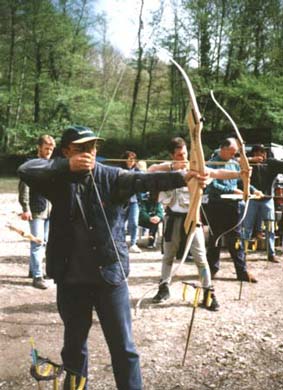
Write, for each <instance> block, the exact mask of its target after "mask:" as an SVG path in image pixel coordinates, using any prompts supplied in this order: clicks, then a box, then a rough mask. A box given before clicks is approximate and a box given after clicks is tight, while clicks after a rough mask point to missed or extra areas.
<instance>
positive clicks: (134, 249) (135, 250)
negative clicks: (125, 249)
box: [129, 244, 141, 253]
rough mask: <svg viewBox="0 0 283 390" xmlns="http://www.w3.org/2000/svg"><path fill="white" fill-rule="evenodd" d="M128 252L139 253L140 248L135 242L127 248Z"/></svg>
mask: <svg viewBox="0 0 283 390" xmlns="http://www.w3.org/2000/svg"><path fill="white" fill-rule="evenodd" d="M129 252H130V253H141V249H140V248H139V247H138V246H137V245H136V244H135V245H132V246H130V248H129Z"/></svg>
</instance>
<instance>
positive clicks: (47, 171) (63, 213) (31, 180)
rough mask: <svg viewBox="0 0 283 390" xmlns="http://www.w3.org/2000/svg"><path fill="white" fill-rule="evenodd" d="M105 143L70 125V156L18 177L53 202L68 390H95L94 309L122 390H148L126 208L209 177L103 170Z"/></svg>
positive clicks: (52, 245)
mask: <svg viewBox="0 0 283 390" xmlns="http://www.w3.org/2000/svg"><path fill="white" fill-rule="evenodd" d="M99 141H101V138H99V137H97V136H96V135H95V134H94V133H93V131H92V130H91V129H89V128H88V127H84V126H77V125H76V126H70V127H68V128H67V129H65V131H64V132H63V135H62V138H61V151H62V156H63V157H58V158H55V159H52V160H47V159H35V160H30V161H28V162H26V163H25V164H23V165H21V166H20V167H19V169H18V174H19V176H20V178H21V180H23V181H25V182H26V183H27V184H28V185H29V186H30V188H32V189H33V190H34V191H36V192H38V193H40V194H41V195H42V196H44V197H46V198H48V199H49V200H50V201H51V202H52V214H51V218H50V234H49V240H48V243H47V252H46V265H47V268H46V270H47V274H48V276H49V277H51V278H53V279H54V281H55V283H56V284H57V306H58V311H59V314H60V316H61V318H62V320H63V323H64V346H63V349H62V359H63V363H64V368H65V370H66V372H67V375H66V378H65V381H64V390H70V383H72V385H73V387H75V386H76V388H78V386H79V383H80V384H81V385H80V389H82V390H87V388H88V380H87V377H88V334H89V331H90V329H91V326H92V321H93V309H94V308H95V310H96V312H97V315H98V318H99V321H100V324H101V327H102V330H103V333H104V336H105V339H106V342H107V345H108V348H109V351H110V354H111V363H112V368H113V373H114V377H115V381H116V386H117V389H119V390H141V389H142V379H141V372H140V363H139V355H138V353H137V351H136V348H135V345H134V341H133V335H132V319H131V309H130V300H129V292H128V284H127V278H128V275H129V253H128V247H127V244H126V237H125V223H124V220H125V208H124V204H125V202H126V201H127V200H128V199H129V198H130V197H131V196H132V195H133V194H134V193H138V192H148V191H155V192H156V191H161V190H169V189H172V188H176V187H183V186H184V185H186V184H187V182H188V181H189V180H190V179H191V178H192V177H194V178H195V179H196V180H197V181H198V183H199V185H200V187H202V188H204V187H205V185H206V183H207V180H208V178H209V175H208V174H207V173H203V174H199V173H198V172H192V171H186V172H168V173H159V172H158V173H151V174H148V173H141V172H137V171H135V172H130V171H129V170H123V169H121V168H118V167H110V166H106V165H102V164H100V163H98V162H96V143H97V142H99ZM92 388H93V387H92Z"/></svg>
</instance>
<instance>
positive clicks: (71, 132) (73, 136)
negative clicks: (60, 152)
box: [61, 125, 104, 148]
mask: <svg viewBox="0 0 283 390" xmlns="http://www.w3.org/2000/svg"><path fill="white" fill-rule="evenodd" d="M103 140H104V139H103V138H100V137H98V136H96V135H95V133H94V132H93V131H92V130H91V129H90V128H89V127H85V126H77V125H74V126H69V127H67V128H66V129H65V130H64V132H63V135H62V138H61V148H66V147H68V146H69V145H70V144H71V143H73V144H82V143H84V142H89V141H103Z"/></svg>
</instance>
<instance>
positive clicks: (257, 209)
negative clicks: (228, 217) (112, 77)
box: [243, 145, 283, 263]
mask: <svg viewBox="0 0 283 390" xmlns="http://www.w3.org/2000/svg"><path fill="white" fill-rule="evenodd" d="M249 161H250V162H252V163H255V164H256V165H254V166H253V171H252V177H251V183H252V184H253V185H254V186H255V187H256V188H258V189H259V190H260V191H261V192H262V193H263V194H264V195H267V197H264V196H263V197H261V198H259V199H250V202H249V207H248V211H247V215H246V218H245V219H244V222H243V231H244V238H245V239H250V238H251V236H252V233H253V229H254V225H255V223H256V221H257V220H258V219H259V220H260V221H261V222H260V224H258V226H260V225H261V224H262V223H266V224H267V225H268V231H266V232H265V239H266V247H267V250H268V254H267V256H268V260H269V261H271V262H273V263H279V258H278V257H277V256H276V255H275V233H274V221H275V209H274V200H273V199H272V197H270V196H271V195H274V194H272V184H273V181H274V179H275V178H276V176H277V175H278V174H279V173H283V161H280V160H277V159H274V158H267V153H266V150H265V148H264V146H263V145H254V146H253V148H252V150H251V157H250V158H249ZM257 230H259V229H258V228H257Z"/></svg>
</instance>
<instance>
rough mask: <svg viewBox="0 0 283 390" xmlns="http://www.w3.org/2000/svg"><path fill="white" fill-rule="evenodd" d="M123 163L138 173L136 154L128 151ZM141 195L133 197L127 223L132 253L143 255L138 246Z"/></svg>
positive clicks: (122, 157) (130, 200) (124, 154)
mask: <svg viewBox="0 0 283 390" xmlns="http://www.w3.org/2000/svg"><path fill="white" fill-rule="evenodd" d="M121 159H122V160H125V161H123V164H122V167H123V168H124V169H127V170H129V171H131V172H138V171H139V169H138V168H137V155H136V153H135V152H132V151H130V150H126V151H125V152H124V153H123V154H122V156H121ZM139 198H140V195H139V194H134V195H132V196H131V198H130V199H129V202H128V207H127V217H126V221H127V223H128V227H127V230H128V233H129V235H130V248H129V252H130V253H141V249H140V248H139V247H138V245H137V239H138V228H139V201H140V199H139Z"/></svg>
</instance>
